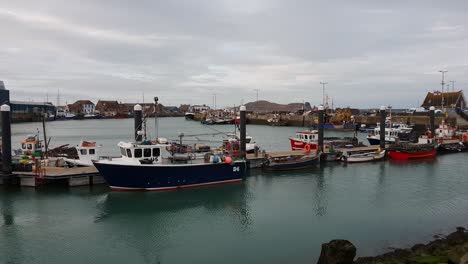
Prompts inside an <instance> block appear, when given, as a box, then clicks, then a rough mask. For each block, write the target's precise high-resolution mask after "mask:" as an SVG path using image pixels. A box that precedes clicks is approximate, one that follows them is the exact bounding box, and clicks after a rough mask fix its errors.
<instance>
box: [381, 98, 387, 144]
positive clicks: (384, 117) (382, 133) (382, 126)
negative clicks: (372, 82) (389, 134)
mask: <svg viewBox="0 0 468 264" xmlns="http://www.w3.org/2000/svg"><path fill="white" fill-rule="evenodd" d="M386 118H387V112H386V111H385V106H381V107H380V148H381V149H384V148H385V119H386Z"/></svg>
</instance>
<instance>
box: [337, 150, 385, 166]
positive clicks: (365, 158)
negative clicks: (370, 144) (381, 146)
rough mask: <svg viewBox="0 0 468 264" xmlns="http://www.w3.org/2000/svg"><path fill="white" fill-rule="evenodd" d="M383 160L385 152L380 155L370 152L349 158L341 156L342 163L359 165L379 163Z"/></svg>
mask: <svg viewBox="0 0 468 264" xmlns="http://www.w3.org/2000/svg"><path fill="white" fill-rule="evenodd" d="M384 158H385V150H384V151H382V152H381V153H376V152H371V153H367V154H361V155H359V154H358V155H351V156H349V157H345V156H343V161H344V162H347V163H361V162H371V161H379V160H383V159H384Z"/></svg>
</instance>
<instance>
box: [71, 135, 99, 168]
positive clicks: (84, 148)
mask: <svg viewBox="0 0 468 264" xmlns="http://www.w3.org/2000/svg"><path fill="white" fill-rule="evenodd" d="M100 147H101V146H98V145H96V142H90V141H84V140H82V141H81V142H80V145H78V146H77V147H76V150H77V151H78V159H69V158H64V161H65V162H66V163H67V164H69V165H72V166H78V167H92V166H94V165H93V160H99V155H98V152H99V151H98V150H99V148H100Z"/></svg>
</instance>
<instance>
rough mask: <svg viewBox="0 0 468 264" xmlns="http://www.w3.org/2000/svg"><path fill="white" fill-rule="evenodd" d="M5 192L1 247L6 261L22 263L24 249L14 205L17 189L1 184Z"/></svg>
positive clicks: (0, 228)
mask: <svg viewBox="0 0 468 264" xmlns="http://www.w3.org/2000/svg"><path fill="white" fill-rule="evenodd" d="M0 187H1V188H2V189H3V190H2V191H3V192H5V195H3V197H2V199H0V200H1V203H0V204H1V207H0V211H1V214H2V218H3V226H0V231H1V234H0V235H1V237H3V238H4V240H3V241H2V240H0V248H4V249H6V250H2V257H1V258H2V259H3V260H4V261H5V263H22V262H23V250H22V248H23V247H22V243H21V237H20V234H19V232H18V229H17V227H16V226H15V211H14V206H13V197H12V196H13V195H14V194H15V193H16V191H17V190H16V189H13V190H7V186H0Z"/></svg>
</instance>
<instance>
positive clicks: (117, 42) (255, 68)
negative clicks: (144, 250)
mask: <svg viewBox="0 0 468 264" xmlns="http://www.w3.org/2000/svg"><path fill="white" fill-rule="evenodd" d="M465 10H468V3H465V1H452V2H449V3H444V2H440V1H422V0H420V1H410V2H407V1H386V2H381V1H370V0H369V1H306V0H294V1H276V0H274V1H273V0H252V1H234V0H224V1H209V0H203V1H201V0H200V1H195V0H193V1H189V0H185V1H138V2H135V1H124V0H117V1H91V0H88V1H54V0H45V1H25V0H17V1H5V2H1V1H0V34H2V36H4V37H3V38H2V42H1V43H0V79H3V80H4V81H5V83H6V85H7V87H8V88H9V89H11V90H12V94H13V95H14V96H17V97H18V99H22V98H25V99H28V98H31V97H32V99H36V100H42V99H43V98H44V96H43V95H42V94H45V93H55V92H56V91H57V90H58V89H60V91H61V93H62V94H63V97H64V98H69V100H72V99H73V98H75V99H78V98H80V97H83V98H89V99H94V100H96V99H99V98H107V99H117V100H122V101H135V100H138V99H139V98H141V94H142V93H143V92H144V93H145V94H147V96H148V97H151V96H152V95H153V94H157V95H159V96H160V97H161V98H165V99H166V102H167V103H168V104H180V103H211V101H212V94H214V93H216V94H217V98H218V100H217V101H218V105H219V104H221V105H233V104H239V103H240V101H241V100H242V99H243V100H244V102H246V101H250V100H254V99H255V92H254V91H253V90H254V89H260V90H261V92H260V96H261V98H262V99H266V100H276V101H279V102H290V101H292V100H296V101H302V100H305V101H310V102H311V103H312V104H318V103H320V101H321V88H320V85H319V82H320V81H321V80H325V81H328V82H329V85H328V89H327V90H328V93H329V95H330V96H332V97H333V98H334V101H335V102H337V103H338V104H341V105H342V106H346V105H351V106H362V107H367V106H378V105H381V104H393V105H395V106H397V107H398V106H400V107H409V106H413V105H415V104H417V101H418V100H421V97H422V96H423V94H424V93H425V92H426V91H428V90H432V89H438V88H439V84H438V83H439V82H440V75H439V74H438V72H437V71H438V70H439V69H440V68H447V69H448V70H449V73H448V78H449V79H454V80H456V81H457V82H456V85H457V87H463V85H464V84H466V82H467V80H466V76H467V74H466V71H467V64H468V63H466V61H467V59H468V55H467V54H466V53H465V49H466V47H467V46H468V39H467V37H468V32H467V29H466V26H467V22H468V21H467V20H468V18H466V15H465V14H464V13H465V12H464V11H465ZM5 36H6V37H5ZM402 94H405V95H407V96H402ZM163 100H164V99H163Z"/></svg>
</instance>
